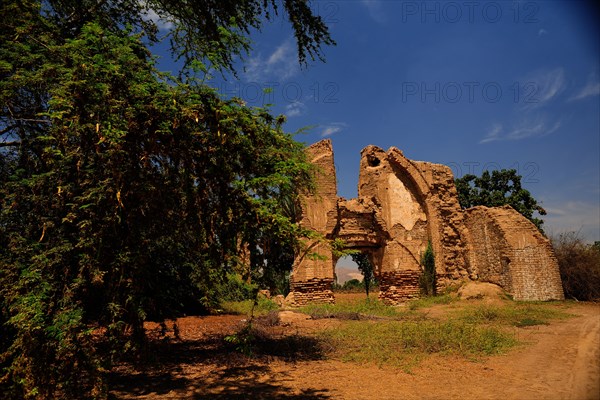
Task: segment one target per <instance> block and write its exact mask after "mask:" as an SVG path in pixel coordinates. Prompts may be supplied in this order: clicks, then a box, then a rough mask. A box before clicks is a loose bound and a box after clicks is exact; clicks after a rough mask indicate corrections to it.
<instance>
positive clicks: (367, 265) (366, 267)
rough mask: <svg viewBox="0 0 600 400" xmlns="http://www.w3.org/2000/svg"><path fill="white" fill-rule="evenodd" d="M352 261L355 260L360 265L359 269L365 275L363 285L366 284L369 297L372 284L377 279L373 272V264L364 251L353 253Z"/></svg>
mask: <svg viewBox="0 0 600 400" xmlns="http://www.w3.org/2000/svg"><path fill="white" fill-rule="evenodd" d="M352 261H354V262H355V263H356V264H357V265H358V270H359V271H360V273H361V274H362V276H363V285H364V286H365V292H366V293H367V297H369V290H370V289H371V285H372V283H373V281H374V280H375V275H374V273H373V264H371V261H370V260H369V257H368V256H367V255H366V254H364V253H353V254H352Z"/></svg>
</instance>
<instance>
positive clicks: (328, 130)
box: [321, 122, 348, 137]
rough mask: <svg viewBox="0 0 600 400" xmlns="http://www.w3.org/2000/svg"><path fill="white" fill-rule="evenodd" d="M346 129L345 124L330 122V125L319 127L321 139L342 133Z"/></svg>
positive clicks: (346, 125)
mask: <svg viewBox="0 0 600 400" xmlns="http://www.w3.org/2000/svg"><path fill="white" fill-rule="evenodd" d="M347 127H348V124H346V123H345V122H332V123H331V124H327V125H323V126H321V137H328V136H331V135H334V134H336V133H338V132H341V131H343V130H344V129H345V128H347Z"/></svg>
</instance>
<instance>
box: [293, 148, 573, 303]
mask: <svg viewBox="0 0 600 400" xmlns="http://www.w3.org/2000/svg"><path fill="white" fill-rule="evenodd" d="M307 154H308V156H309V159H310V160H311V161H312V163H314V164H316V165H317V166H318V169H319V172H318V174H317V188H318V192H317V194H316V195H313V196H305V197H304V198H303V202H302V217H301V221H300V223H301V224H302V225H303V226H305V227H307V228H311V229H313V230H314V231H316V232H318V233H319V234H321V235H322V236H323V237H326V238H328V239H334V238H339V239H342V240H343V241H344V242H345V245H346V247H348V248H353V249H358V250H361V251H362V252H364V253H366V254H367V255H368V256H369V258H370V260H371V262H372V263H373V265H374V267H375V273H376V275H377V278H378V280H379V283H380V298H381V299H382V300H383V301H385V302H386V303H388V304H397V303H400V302H403V301H405V300H407V299H410V298H413V297H417V296H419V277H420V276H421V273H422V271H421V265H420V260H421V256H422V254H423V252H424V251H425V249H426V247H427V243H428V242H429V241H431V243H432V246H433V249H434V253H435V257H436V273H437V277H438V279H437V285H438V290H441V289H443V288H445V287H447V286H448V285H451V284H455V283H458V282H461V281H464V280H480V281H485V282H492V283H495V284H498V285H500V286H502V288H503V289H504V290H506V291H507V292H508V293H510V294H511V295H513V296H514V298H515V299H517V300H550V299H562V298H563V291H562V285H561V282H560V276H559V274H558V264H557V261H556V258H555V257H554V254H553V251H552V247H551V245H550V243H549V241H548V239H546V238H545V237H544V236H543V235H542V234H541V233H540V232H539V231H538V230H537V228H536V227H535V226H534V225H533V224H532V223H531V222H530V221H528V220H527V219H526V218H525V217H523V216H522V215H521V214H519V213H518V212H516V211H515V210H513V209H512V208H511V207H509V206H506V207H501V208H486V207H475V208H473V209H469V210H462V209H461V208H460V205H459V203H458V194H457V192H456V188H455V186H454V177H453V175H452V171H451V170H450V168H448V167H447V166H444V165H440V164H433V163H428V162H422V161H412V160H409V159H407V158H406V157H404V155H403V154H402V152H401V151H400V150H398V149H397V148H395V147H392V148H390V149H389V150H388V151H387V152H386V151H384V150H382V149H380V148H379V147H376V146H368V147H366V148H365V149H363V151H362V153H361V161H360V176H359V184H358V197H357V198H355V199H351V200H346V199H343V198H340V197H338V196H337V188H336V174H335V165H334V158H333V148H332V145H331V141H330V140H323V141H320V142H318V143H315V144H314V145H312V146H310V147H309V148H308V149H307ZM305 245H306V246H305V247H306V250H305V251H304V253H303V254H300V256H299V257H298V258H297V259H296V261H295V264H294V270H293V274H292V279H291V296H290V300H291V303H292V304H295V305H304V304H306V303H308V302H334V301H335V299H334V296H333V292H332V291H331V286H332V284H333V281H334V269H335V263H336V262H337V259H336V258H335V257H334V256H333V255H332V251H331V249H330V248H329V246H327V245H326V244H323V243H322V241H319V240H317V239H315V240H313V241H308V242H307V243H305Z"/></svg>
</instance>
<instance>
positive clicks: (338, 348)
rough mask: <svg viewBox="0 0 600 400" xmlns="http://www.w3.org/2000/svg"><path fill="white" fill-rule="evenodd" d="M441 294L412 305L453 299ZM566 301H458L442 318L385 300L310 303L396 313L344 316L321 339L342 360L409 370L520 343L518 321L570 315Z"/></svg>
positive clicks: (538, 322)
mask: <svg viewBox="0 0 600 400" xmlns="http://www.w3.org/2000/svg"><path fill="white" fill-rule="evenodd" d="M454 301H455V300H454V298H453V297H452V296H448V295H443V296H437V297H430V298H424V299H420V300H417V301H414V302H411V303H412V304H414V306H413V307H411V306H410V304H409V309H410V310H415V309H417V308H419V309H421V308H423V309H426V308H427V307H431V306H432V305H435V304H449V303H452V302H454ZM562 307H564V305H563V304H562V303H521V302H512V301H506V302H504V303H502V304H500V305H491V304H475V305H472V304H469V303H460V302H457V303H456V308H453V309H452V310H450V311H449V312H448V314H447V315H446V317H444V318H443V319H440V320H435V319H429V318H427V317H426V314H424V313H421V312H416V311H409V310H406V311H403V312H402V311H399V310H397V309H394V308H392V307H387V308H386V306H384V305H382V304H365V303H364V302H358V303H356V304H354V305H349V304H344V305H340V306H338V308H336V307H335V306H328V307H324V306H321V308H315V309H311V310H309V311H313V312H314V310H321V311H320V312H322V310H323V309H327V310H329V311H331V312H332V314H334V313H335V311H336V310H339V311H343V312H348V311H358V310H360V311H361V312H362V313H367V314H368V313H371V314H374V315H381V316H394V317H396V318H394V319H389V320H386V321H345V322H343V323H342V324H341V325H340V326H338V327H336V328H332V329H328V330H326V331H323V332H322V333H321V334H320V340H321V341H322V342H323V343H324V348H327V349H329V354H330V355H331V356H332V357H335V358H339V359H341V360H344V361H352V362H358V363H373V364H378V365H390V366H393V367H397V368H401V369H404V370H405V371H407V372H410V369H411V368H412V367H413V366H414V365H416V364H417V363H418V362H419V361H420V360H421V359H423V358H425V357H427V356H428V355H430V354H452V355H458V356H463V357H467V358H478V357H481V356H489V355H495V354H501V353H504V352H506V351H507V350H509V349H510V348H512V347H513V346H515V345H517V344H519V341H518V340H517V331H516V330H515V327H519V328H521V327H527V326H535V325H545V324H548V323H549V321H551V320H556V319H563V318H567V317H569V316H570V314H567V313H566V312H565V311H564V310H562V309H561V308H562Z"/></svg>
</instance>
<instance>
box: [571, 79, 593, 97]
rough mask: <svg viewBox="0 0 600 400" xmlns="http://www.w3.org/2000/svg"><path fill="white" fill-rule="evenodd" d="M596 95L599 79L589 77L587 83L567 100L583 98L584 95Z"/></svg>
mask: <svg viewBox="0 0 600 400" xmlns="http://www.w3.org/2000/svg"><path fill="white" fill-rule="evenodd" d="M598 95H600V81H598V78H597V77H590V79H588V82H587V84H586V85H585V86H584V87H582V88H581V90H580V91H579V92H578V93H577V94H576V95H574V96H573V97H571V98H570V99H569V101H575V100H581V99H585V98H586V97H592V96H598Z"/></svg>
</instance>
